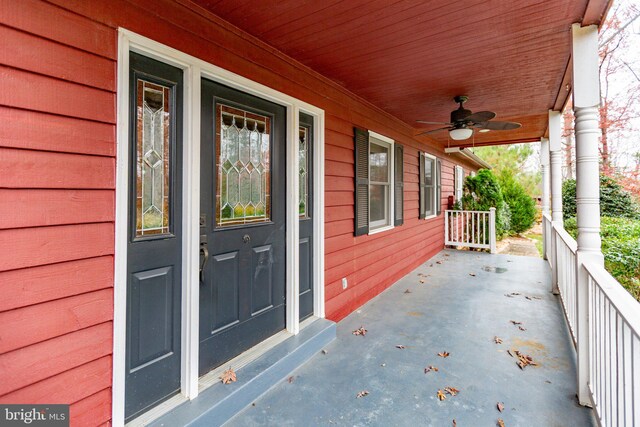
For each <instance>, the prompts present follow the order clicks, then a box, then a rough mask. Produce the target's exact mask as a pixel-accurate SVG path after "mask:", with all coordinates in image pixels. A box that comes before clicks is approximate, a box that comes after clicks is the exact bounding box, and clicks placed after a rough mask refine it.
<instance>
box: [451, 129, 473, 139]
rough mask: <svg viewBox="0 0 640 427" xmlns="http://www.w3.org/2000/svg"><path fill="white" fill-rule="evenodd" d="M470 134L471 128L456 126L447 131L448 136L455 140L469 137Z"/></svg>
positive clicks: (471, 132) (471, 133)
mask: <svg viewBox="0 0 640 427" xmlns="http://www.w3.org/2000/svg"><path fill="white" fill-rule="evenodd" d="M471 135H473V129H470V128H457V129H451V130H450V131H449V136H450V137H451V139H453V140H455V141H462V140H464V139H469V138H471Z"/></svg>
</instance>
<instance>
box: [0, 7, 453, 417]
mask: <svg viewBox="0 0 640 427" xmlns="http://www.w3.org/2000/svg"><path fill="white" fill-rule="evenodd" d="M52 23H55V25H52ZM118 27H125V28H127V29H129V30H132V31H135V32H137V33H140V34H143V35H145V36H147V37H149V38H152V39H155V40H157V41H159V42H162V43H165V44H167V45H169V46H171V47H173V48H176V49H178V50H181V51H184V52H186V53H188V54H191V55H193V56H196V57H199V58H201V59H203V60H205V61H207V62H211V63H213V64H215V65H218V66H221V67H223V68H226V69H228V70H230V71H233V72H235V73H238V74H240V75H243V76H246V77H248V78H250V79H252V80H255V81H258V82H259V83H262V84H265V85H267V86H270V87H272V88H274V89H277V90H280V91H282V92H285V93H287V94H289V95H292V96H294V97H297V98H299V99H302V100H304V101H306V102H309V103H311V104H314V105H316V106H318V107H320V108H323V109H324V110H325V112H326V158H325V168H326V176H325V178H324V179H325V187H326V194H325V200H326V207H325V219H326V223H325V232H326V248H325V261H326V283H325V286H326V297H327V315H328V317H329V318H330V319H333V320H339V319H341V318H343V317H344V316H346V315H347V314H348V313H350V312H351V311H353V310H354V309H356V308H357V307H359V306H360V305H362V304H363V303H365V302H366V301H367V300H369V299H370V298H372V297H373V296H375V295H377V294H378V293H380V292H381V291H382V290H384V289H386V288H387V287H388V286H390V285H391V284H392V283H393V282H394V281H396V280H397V279H399V278H400V277H402V276H403V275H405V274H406V273H408V272H409V271H411V269H413V268H414V267H416V266H417V265H419V264H420V263H421V262H424V261H425V260H426V259H428V258H429V257H431V256H433V254H435V253H437V252H438V251H439V250H440V249H442V245H443V236H442V228H443V224H442V216H440V217H438V218H434V219H431V220H427V221H424V220H418V218H417V217H418V177H417V173H418V167H417V165H418V150H419V149H420V150H427V151H429V152H431V153H432V154H436V155H438V156H439V157H440V158H441V159H442V161H443V163H442V164H443V174H442V182H443V191H442V198H443V206H446V198H447V196H448V195H449V194H452V192H453V177H452V168H453V163H452V161H453V158H452V157H449V156H448V155H445V154H444V153H443V151H442V149H441V148H437V147H435V146H430V147H425V145H424V139H422V140H421V142H419V141H417V140H416V139H415V138H414V137H413V129H412V128H411V127H409V126H407V125H406V124H404V123H402V122H400V121H399V120H397V119H395V118H394V117H392V116H390V115H389V114H387V113H385V112H383V111H382V110H380V109H378V108H375V107H373V106H372V105H371V104H369V103H367V102H366V101H364V100H362V99H360V98H359V97H357V96H355V95H353V94H352V93H350V92H348V91H346V90H345V89H344V88H343V87H341V86H339V85H337V84H335V83H333V82H330V81H329V80H327V79H326V78H324V77H322V76H320V75H319V74H317V73H315V72H314V71H312V70H310V69H308V68H306V67H304V66H302V65H301V64H299V63H297V62H295V61H293V60H292V59H290V58H288V57H286V56H284V55H283V54H282V53H280V52H279V51H277V50H275V49H273V48H271V47H269V46H267V45H265V44H264V43H262V42H261V41H259V40H257V39H255V38H253V37H251V36H249V35H247V34H245V33H242V32H240V31H239V30H238V29H237V28H235V27H233V26H231V25H229V24H227V23H225V22H224V21H221V20H220V19H219V18H217V17H215V16H214V15H211V14H209V13H208V12H205V11H203V10H202V9H199V8H198V7H195V6H194V5H193V4H191V3H190V2H189V1H187V0H178V1H170V0H113V1H109V2H87V1H84V0H52V1H50V2H44V1H40V0H23V1H20V2H9V1H7V2H0V80H1V81H2V82H3V89H2V91H0V121H2V122H3V126H0V253H2V254H3V255H4V256H3V257H1V258H0V293H1V294H2V295H3V298H1V299H0V324H1V325H3V327H2V330H1V331H0V378H2V381H0V402H3V403H11V402H14V403H15V402H34V403H38V402H42V403H44V402H48V403H69V404H71V418H72V420H71V421H72V425H79V426H90V425H105V424H108V422H109V420H110V417H111V366H112V361H111V351H112V342H113V336H112V334H113V331H112V323H111V321H112V318H113V289H112V288H113V251H114V223H113V221H114V211H115V205H114V203H115V202H114V196H115V194H114V187H115V151H116V150H115V133H116V129H115V122H116V106H115V102H116V95H115V88H116V63H115V59H116V56H117V28H118ZM354 126H359V127H364V128H367V129H371V130H373V131H376V132H378V133H381V134H384V135H387V136H389V137H390V138H393V139H395V140H396V141H397V142H398V143H400V144H403V145H404V146H405V150H404V162H405V190H404V191H405V194H404V197H405V207H404V214H405V222H404V225H402V226H401V227H396V228H395V229H393V230H391V231H387V232H383V233H379V234H376V235H371V236H361V237H358V238H354V237H353V215H354V206H353V190H354V185H353V176H354V170H353V127H354ZM342 277H347V278H348V279H349V288H348V289H347V290H344V291H343V290H342V286H341V284H340V280H341V278H342Z"/></svg>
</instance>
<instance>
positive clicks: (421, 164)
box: [418, 151, 426, 219]
mask: <svg viewBox="0 0 640 427" xmlns="http://www.w3.org/2000/svg"><path fill="white" fill-rule="evenodd" d="M418 165H419V167H418V171H419V172H418V178H419V179H418V182H419V196H418V199H419V203H418V206H419V212H418V218H420V219H424V218H425V216H426V208H425V206H426V203H425V199H424V198H425V196H426V193H425V182H424V181H425V180H424V153H423V152H422V151H420V152H418Z"/></svg>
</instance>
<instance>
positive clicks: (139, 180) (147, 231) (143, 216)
mask: <svg viewBox="0 0 640 427" xmlns="http://www.w3.org/2000/svg"><path fill="white" fill-rule="evenodd" d="M136 95H137V97H136V114H137V118H136V132H137V141H136V148H137V150H136V152H137V155H136V157H137V160H136V237H143V236H148V235H158V234H168V233H169V232H170V231H169V226H170V217H169V191H170V189H169V145H170V144H169V142H170V141H169V138H170V132H169V123H170V119H171V108H170V107H171V105H170V104H171V103H170V99H171V88H170V87H166V86H163V85H158V84H155V83H151V82H148V81H145V80H138V82H137V94H136Z"/></svg>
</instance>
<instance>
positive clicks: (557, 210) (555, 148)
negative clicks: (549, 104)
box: [549, 110, 564, 295]
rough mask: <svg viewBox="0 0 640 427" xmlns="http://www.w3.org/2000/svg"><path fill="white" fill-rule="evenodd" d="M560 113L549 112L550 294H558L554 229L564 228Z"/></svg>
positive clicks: (557, 266) (556, 250) (557, 267)
mask: <svg viewBox="0 0 640 427" xmlns="http://www.w3.org/2000/svg"><path fill="white" fill-rule="evenodd" d="M561 120H562V113H560V112H559V111H553V110H549V156H550V162H551V218H552V221H551V224H550V227H549V228H550V233H549V236H550V239H549V240H551V242H550V244H551V251H550V253H551V292H553V293H554V294H555V295H558V294H559V293H560V290H559V289H558V269H559V265H558V249H557V244H556V239H555V231H554V230H555V229H556V228H564V225H563V222H562V152H561V148H562V146H561V142H560V138H561V137H562V124H561Z"/></svg>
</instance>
